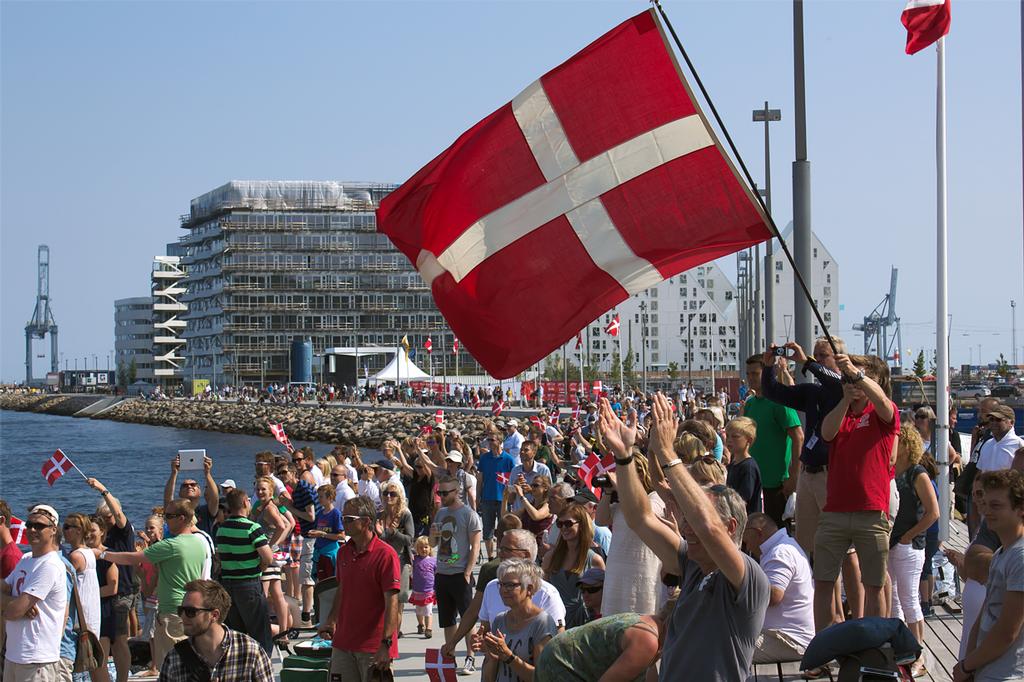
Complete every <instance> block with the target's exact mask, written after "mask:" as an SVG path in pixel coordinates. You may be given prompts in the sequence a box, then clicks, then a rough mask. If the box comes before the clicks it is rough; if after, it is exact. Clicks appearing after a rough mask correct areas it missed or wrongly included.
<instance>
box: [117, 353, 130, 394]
mask: <svg viewBox="0 0 1024 682" xmlns="http://www.w3.org/2000/svg"><path fill="white" fill-rule="evenodd" d="M117 385H118V386H120V387H121V388H125V387H126V386H128V365H126V364H125V363H124V360H118V362H117Z"/></svg>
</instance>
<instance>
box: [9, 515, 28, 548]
mask: <svg viewBox="0 0 1024 682" xmlns="http://www.w3.org/2000/svg"><path fill="white" fill-rule="evenodd" d="M11 540H12V541H13V542H14V544H16V545H27V544H28V540H26V539H25V522H24V521H22V520H21V519H19V518H18V517H17V516H12V517H11Z"/></svg>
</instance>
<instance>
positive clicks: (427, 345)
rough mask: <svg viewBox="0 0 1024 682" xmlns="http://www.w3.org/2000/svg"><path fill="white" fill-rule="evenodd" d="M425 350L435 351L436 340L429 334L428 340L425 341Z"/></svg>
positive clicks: (428, 351)
mask: <svg viewBox="0 0 1024 682" xmlns="http://www.w3.org/2000/svg"><path fill="white" fill-rule="evenodd" d="M423 350H425V351H427V353H433V352H434V342H433V341H431V340H430V337H429V336H428V337H427V340H426V341H425V342H424V343H423Z"/></svg>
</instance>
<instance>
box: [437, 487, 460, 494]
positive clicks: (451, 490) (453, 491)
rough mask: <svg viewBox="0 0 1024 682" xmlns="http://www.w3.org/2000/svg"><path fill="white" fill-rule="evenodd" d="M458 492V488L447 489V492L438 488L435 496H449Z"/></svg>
mask: <svg viewBox="0 0 1024 682" xmlns="http://www.w3.org/2000/svg"><path fill="white" fill-rule="evenodd" d="M458 491H459V489H458V488H449V489H448V490H441V489H440V488H439V489H438V491H437V494H438V495H450V494H451V493H456V492H458Z"/></svg>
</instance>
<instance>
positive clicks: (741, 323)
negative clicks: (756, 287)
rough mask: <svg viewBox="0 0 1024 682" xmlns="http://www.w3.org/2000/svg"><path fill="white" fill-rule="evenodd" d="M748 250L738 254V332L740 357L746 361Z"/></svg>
mask: <svg viewBox="0 0 1024 682" xmlns="http://www.w3.org/2000/svg"><path fill="white" fill-rule="evenodd" d="M745 254H746V250H745V249H744V250H742V251H737V252H736V295H737V296H739V299H740V300H739V302H738V303H737V305H736V331H737V332H738V334H737V336H738V337H739V338H738V341H739V346H740V356H741V357H742V358H743V359H744V360H746V359H747V358H748V357H750V348H748V347H747V279H746V275H744V274H743V256H744V255H745Z"/></svg>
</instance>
